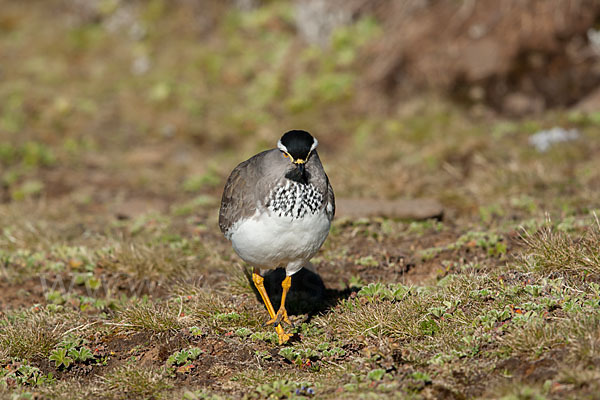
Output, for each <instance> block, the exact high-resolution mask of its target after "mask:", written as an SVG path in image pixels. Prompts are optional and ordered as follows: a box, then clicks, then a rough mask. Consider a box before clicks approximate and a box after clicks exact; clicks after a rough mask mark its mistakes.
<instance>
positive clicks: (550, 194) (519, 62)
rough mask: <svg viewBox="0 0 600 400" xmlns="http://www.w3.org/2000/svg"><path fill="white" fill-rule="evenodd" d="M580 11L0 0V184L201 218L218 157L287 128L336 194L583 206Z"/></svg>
mask: <svg viewBox="0 0 600 400" xmlns="http://www.w3.org/2000/svg"><path fill="white" fill-rule="evenodd" d="M599 29H600V1H598V0H537V1H536V0H530V1H522V0H506V1H502V2H497V1H494V0H464V1H454V0H437V1H426V0H405V1H390V0H372V1H368V0H351V1H350V0H329V1H325V0H297V1H267V0H263V1H261V0H231V1H217V0H173V1H166V0H149V1H141V0H139V1H137V0H127V1H125V0H54V1H45V0H28V1H27V2H24V1H14V0H3V1H0V203H4V204H5V205H8V204H13V205H15V204H32V203H40V204H41V203H43V204H46V205H48V204H56V205H57V207H58V205H59V204H63V205H68V207H69V209H70V210H72V211H74V210H80V211H84V212H85V213H90V214H93V213H99V214H105V213H109V214H110V215H113V216H116V217H117V218H121V219H126V218H133V217H136V216H139V215H141V214H143V213H146V212H149V211H157V212H173V213H176V214H178V215H194V216H197V218H199V221H202V222H206V223H207V224H209V226H210V227H211V229H213V228H214V226H213V225H214V224H215V222H216V213H215V209H216V207H218V202H219V199H220V194H221V190H222V187H223V184H224V182H225V179H226V178H227V175H228V174H229V172H230V171H231V170H232V169H233V167H235V165H236V164H237V163H238V162H240V161H242V160H244V159H246V158H248V157H249V156H251V155H252V154H254V153H256V152H258V151H260V150H263V149H266V148H271V147H274V145H275V143H276V141H277V139H278V138H279V137H280V135H281V134H282V133H283V132H285V131H287V130H289V129H305V130H308V131H310V132H311V133H313V134H314V135H315V136H316V137H317V138H318V139H319V142H320V148H319V150H320V153H321V158H322V159H323V161H324V164H325V167H326V169H327V171H328V173H329V175H330V179H331V181H332V183H333V186H334V188H335V190H336V194H337V196H338V197H339V198H355V197H358V198H378V199H398V198H428V199H434V200H436V201H438V202H440V203H441V204H442V205H443V207H444V211H445V215H446V217H449V218H450V219H451V220H453V219H456V218H466V219H469V220H473V219H475V221H480V220H481V221H483V222H484V223H488V222H490V221H493V220H494V218H496V217H498V216H506V213H507V212H509V213H510V214H511V215H512V214H514V215H516V216H517V217H518V216H523V215H529V214H531V213H532V212H538V213H542V212H543V211H545V210H554V211H556V212H557V213H560V214H567V215H569V214H576V213H579V212H585V211H586V210H588V209H592V208H594V207H597V206H598V189H599V188H600V169H599V168H598V165H599V164H598V159H600V158H599V157H600V145H599V142H598V137H599V128H600V112H599V110H600V108H599V105H600V30H599ZM536 134H537V136H536ZM556 142H560V145H556V144H555V143H556ZM507 207H508V209H509V210H510V211H506V210H507Z"/></svg>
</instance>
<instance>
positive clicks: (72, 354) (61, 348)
mask: <svg viewBox="0 0 600 400" xmlns="http://www.w3.org/2000/svg"><path fill="white" fill-rule="evenodd" d="M87 343H88V342H87V340H85V339H82V338H77V337H66V338H64V339H63V340H62V341H61V342H60V343H58V344H57V345H56V348H55V349H54V350H53V351H52V352H51V353H50V356H49V358H48V359H49V360H50V361H54V363H55V365H56V367H57V368H65V369H66V368H69V366H70V365H71V364H73V363H77V362H79V363H85V362H87V361H89V360H93V359H94V354H93V353H92V351H91V350H90V349H89V348H88V347H87V346H86V344H87Z"/></svg>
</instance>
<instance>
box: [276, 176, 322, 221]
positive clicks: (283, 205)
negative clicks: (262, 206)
mask: <svg viewBox="0 0 600 400" xmlns="http://www.w3.org/2000/svg"><path fill="white" fill-rule="evenodd" d="M322 206H323V194H322V193H321V192H319V191H318V190H317V188H316V187H315V186H314V185H312V184H310V183H309V184H302V183H298V182H294V181H287V182H286V183H285V184H282V185H279V186H276V187H275V188H274V189H273V190H271V192H270V193H269V196H268V198H267V202H266V207H267V208H268V209H269V210H270V211H271V212H273V213H274V214H275V215H277V216H279V217H292V218H293V219H298V218H303V217H305V216H307V215H312V214H316V213H317V212H318V211H319V210H321V209H322Z"/></svg>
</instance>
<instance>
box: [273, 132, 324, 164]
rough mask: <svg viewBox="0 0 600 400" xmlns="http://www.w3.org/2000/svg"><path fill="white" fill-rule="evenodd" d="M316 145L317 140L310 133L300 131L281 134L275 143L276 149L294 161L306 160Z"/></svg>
mask: <svg viewBox="0 0 600 400" xmlns="http://www.w3.org/2000/svg"><path fill="white" fill-rule="evenodd" d="M318 144H319V142H318V141H317V139H315V138H314V137H313V136H312V135H311V134H310V133H308V132H306V131H302V130H292V131H288V132H286V133H284V134H283V136H282V137H281V139H279V141H278V142H277V147H278V148H279V150H281V151H283V152H285V153H287V154H289V155H290V156H292V157H293V159H294V160H306V159H307V158H308V155H309V154H310V153H311V152H312V151H313V150H314V149H316V148H317V145H318Z"/></svg>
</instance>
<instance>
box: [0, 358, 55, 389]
mask: <svg viewBox="0 0 600 400" xmlns="http://www.w3.org/2000/svg"><path fill="white" fill-rule="evenodd" d="M53 382H54V376H53V374H52V373H49V374H48V375H44V374H43V373H42V372H41V371H40V369H39V368H37V367H35V366H33V365H31V364H29V362H28V361H27V360H20V359H18V358H14V359H12V360H11V362H10V363H9V364H8V365H6V366H5V367H4V368H0V384H4V385H7V386H10V385H11V384H13V383H14V384H16V385H18V386H40V385H47V384H51V383H53Z"/></svg>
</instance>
